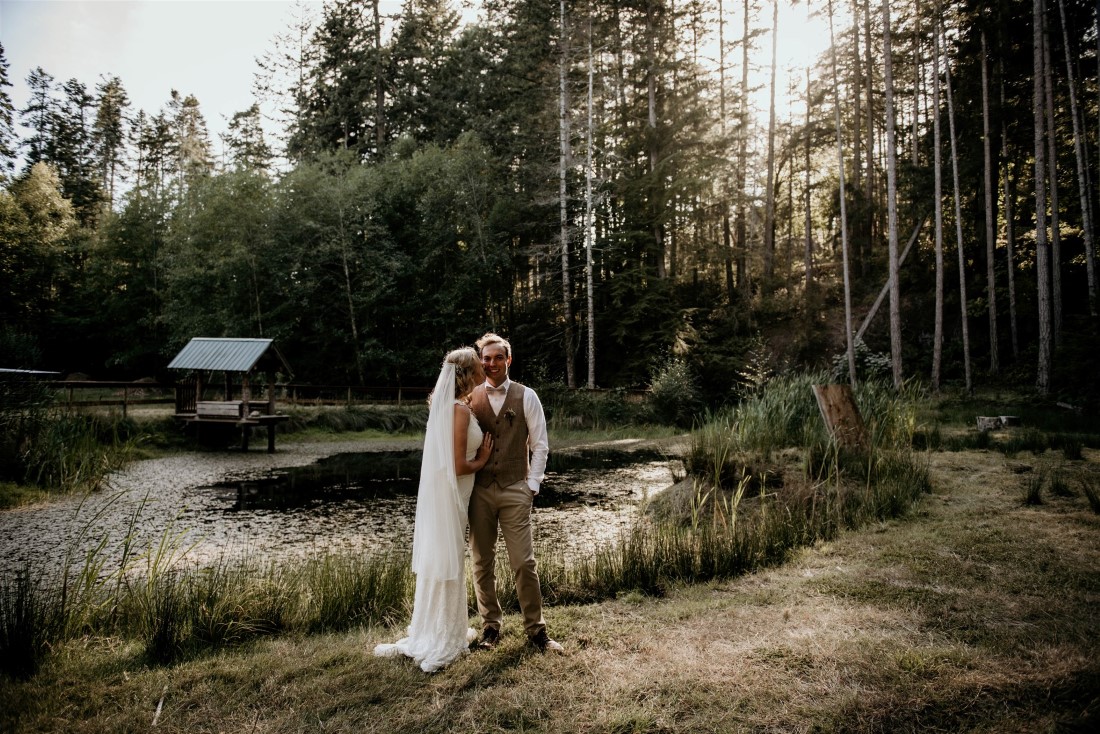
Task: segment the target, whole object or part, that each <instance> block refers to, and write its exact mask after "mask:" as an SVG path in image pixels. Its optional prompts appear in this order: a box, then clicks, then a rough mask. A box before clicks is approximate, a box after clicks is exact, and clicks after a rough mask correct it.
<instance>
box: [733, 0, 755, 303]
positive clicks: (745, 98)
mask: <svg viewBox="0 0 1100 734" xmlns="http://www.w3.org/2000/svg"><path fill="white" fill-rule="evenodd" d="M751 7H752V3H751V2H750V1H749V0H745V14H744V20H745V27H744V31H743V33H742V36H741V110H740V114H739V115H738V120H737V124H738V131H737V231H736V235H737V237H736V239H737V287H738V289H739V290H741V291H742V292H743V293H744V292H747V291H748V288H749V272H748V270H749V266H748V252H749V244H748V241H747V240H748V222H747V221H746V217H747V216H748V214H747V209H748V205H747V202H746V194H745V184H746V181H747V180H748V165H749V160H748V135H749V132H748V124H749V13H750V10H751Z"/></svg>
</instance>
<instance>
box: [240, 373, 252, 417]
mask: <svg viewBox="0 0 1100 734" xmlns="http://www.w3.org/2000/svg"><path fill="white" fill-rule="evenodd" d="M251 400H252V385H251V384H249V382H248V373H247V372H245V373H244V374H243V375H241V402H242V403H243V405H242V406H241V417H242V418H247V417H248V415H249V413H251V412H252V409H251V408H250V407H249V405H248V403H249V401H251Z"/></svg>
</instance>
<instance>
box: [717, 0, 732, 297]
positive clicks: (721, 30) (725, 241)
mask: <svg viewBox="0 0 1100 734" xmlns="http://www.w3.org/2000/svg"><path fill="white" fill-rule="evenodd" d="M725 30H726V15H725V11H724V10H723V8H722V0H718V125H719V129H720V137H721V140H722V148H723V151H724V150H725V149H726V148H725V146H726V33H725ZM727 170H728V169H727ZM729 188H730V187H729V177H728V175H727V176H726V177H725V178H724V179H723V186H722V197H721V203H720V206H721V207H722V253H723V255H724V261H725V267H726V302H727V303H728V304H729V305H731V306H732V305H733V299H734V295H733V294H734V287H735V282H734V278H733V234H732V231H731V228H730V202H729Z"/></svg>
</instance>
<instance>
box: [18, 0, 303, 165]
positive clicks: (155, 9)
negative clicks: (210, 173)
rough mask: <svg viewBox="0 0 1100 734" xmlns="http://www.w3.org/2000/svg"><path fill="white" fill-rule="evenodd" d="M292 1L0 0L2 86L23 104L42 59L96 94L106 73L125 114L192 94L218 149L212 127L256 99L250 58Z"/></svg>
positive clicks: (59, 77) (287, 17)
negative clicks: (116, 85)
mask: <svg viewBox="0 0 1100 734" xmlns="http://www.w3.org/2000/svg"><path fill="white" fill-rule="evenodd" d="M316 4H317V5H318V7H319V2H317V3H316ZM293 6H294V3H293V2H292V1H291V0H0V43H3V45H4V53H5V56H6V58H7V60H8V63H9V67H8V79H9V81H11V83H12V87H11V88H10V89H9V90H8V92H9V94H10V95H11V98H12V102H13V103H14V105H15V109H16V112H17V113H18V111H19V110H21V109H23V108H24V107H25V106H26V104H27V97H28V89H27V85H26V78H27V74H28V73H29V72H30V71H31V70H32V69H33V68H35V67H36V66H41V67H42V68H43V69H44V70H45V71H46V72H47V73H48V74H50V75H51V76H52V77H53V78H54V80H55V82H56V83H57V84H61V83H63V82H65V81H67V80H69V79H73V78H75V79H77V80H79V81H81V82H83V83H84V84H85V86H86V87H87V88H88V91H89V93H91V94H93V95H94V94H95V87H96V85H97V84H99V83H100V82H101V81H102V79H103V78H104V77H105V76H112V75H113V76H117V77H119V78H120V79H121V80H122V86H123V87H124V88H125V89H126V92H127V94H128V95H129V97H130V103H131V108H130V111H131V113H136V112H137V110H138V109H143V110H145V111H146V112H147V113H149V114H155V113H157V112H159V111H160V110H161V109H163V108H164V107H165V105H166V104H167V102H168V100H169V98H170V96H171V92H172V90H173V89H175V90H177V91H179V93H180V94H181V95H182V96H184V97H186V96H187V95H189V94H193V95H194V96H195V98H196V99H198V101H199V108H200V110H202V113H203V116H204V117H205V119H206V124H207V127H208V128H209V130H210V137H211V141H212V142H213V143H214V149H215V150H216V151H220V150H221V142H220V138H219V137H218V134H219V133H223V132H225V130H226V129H227V127H228V122H229V120H230V119H231V118H232V117H233V114H234V113H236V112H240V111H242V110H246V109H248V108H249V107H250V106H251V105H252V102H253V101H254V100H253V95H252V83H253V75H254V73H255V72H256V70H257V66H256V61H255V60H256V58H257V57H259V56H261V55H262V54H263V53H264V51H267V50H270V49H271V48H273V39H274V37H275V35H276V34H278V33H281V32H283V31H285V30H286V29H287V28H288V27H289V26H290V23H291V20H292V19H293V13H292V12H291V11H292V9H293ZM17 118H18V114H17ZM19 132H20V134H21V135H22V132H23V131H22V130H20V131H19Z"/></svg>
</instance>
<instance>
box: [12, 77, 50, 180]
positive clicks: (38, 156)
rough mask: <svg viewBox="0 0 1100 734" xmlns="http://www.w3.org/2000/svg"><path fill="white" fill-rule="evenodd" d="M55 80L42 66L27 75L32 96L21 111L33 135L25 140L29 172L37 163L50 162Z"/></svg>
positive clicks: (25, 125)
mask: <svg viewBox="0 0 1100 734" xmlns="http://www.w3.org/2000/svg"><path fill="white" fill-rule="evenodd" d="M53 82H54V79H53V77H52V76H50V75H49V74H47V73H46V71H45V70H44V69H43V68H42V67H41V66H36V67H35V68H34V69H33V70H31V72H30V74H28V75H27V88H28V89H29V90H30V96H29V98H28V99H27V106H26V107H24V108H23V109H22V110H20V113H19V114H20V116H21V117H22V118H23V126H24V127H27V128H30V130H31V134H30V135H29V136H28V137H26V138H24V140H23V147H24V148H25V149H26V151H27V152H26V155H25V156H24V158H25V160H26V168H25V169H24V170H27V171H29V170H30V169H31V168H32V167H33V166H34V164H35V163H40V162H42V161H46V160H49V156H50V153H49V146H50V144H51V141H52V140H53V121H54V117H53V108H54V98H53V94H54V90H53Z"/></svg>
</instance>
